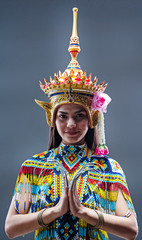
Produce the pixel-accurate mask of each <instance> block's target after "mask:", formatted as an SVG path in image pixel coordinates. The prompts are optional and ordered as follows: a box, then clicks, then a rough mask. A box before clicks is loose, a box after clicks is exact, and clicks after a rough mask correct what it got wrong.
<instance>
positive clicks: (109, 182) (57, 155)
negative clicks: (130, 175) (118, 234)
mask: <svg viewBox="0 0 142 240" xmlns="http://www.w3.org/2000/svg"><path fill="white" fill-rule="evenodd" d="M48 159H54V160H56V161H57V163H58V162H59V163H60V164H62V166H63V167H64V169H65V170H66V171H67V172H68V174H69V176H70V179H71V181H73V178H74V176H75V174H76V172H77V171H78V170H79V169H80V168H81V167H82V166H84V165H85V164H87V163H88V162H93V163H95V167H94V168H93V170H91V169H89V168H88V169H87V170H84V171H83V172H82V173H81V175H80V176H79V178H78V180H77V193H78V196H79V199H80V201H81V203H82V204H83V205H84V206H85V207H89V208H92V209H94V208H95V209H98V210H100V211H102V212H104V213H109V214H112V215H114V214H115V206H116V200H117V192H118V189H119V188H120V189H121V191H122V193H123V196H124V198H125V200H126V202H127V205H128V208H129V209H133V205H132V202H131V198H130V195H129V191H128V187H127V183H126V180H125V176H124V173H123V171H122V169H121V167H120V166H119V164H118V163H117V162H116V161H115V160H113V159H110V158H108V157H106V156H96V155H94V152H93V151H91V150H90V149H89V148H88V147H87V146H86V144H84V145H82V146H72V145H71V146H66V145H63V144H60V146H59V147H58V148H56V149H52V150H50V151H45V152H43V153H41V154H37V155H34V156H33V157H32V158H30V159H28V160H26V161H25V162H24V163H23V164H22V167H21V169H20V173H19V176H18V179H17V183H16V187H15V208H16V210H17V213H19V201H20V195H21V193H22V189H23V187H24V191H25V194H26V193H27V191H28V194H29V199H30V204H29V213H31V212H36V211H39V210H41V209H43V208H50V207H53V206H55V205H56V204H57V203H58V201H59V199H60V196H61V194H62V190H63V184H64V182H63V176H62V174H61V171H60V169H59V168H58V166H57V165H56V164H51V163H48ZM26 196H27V195H26ZM24 207H26V198H25V206H24ZM40 239H42V240H43V239H51V240H55V239H57V240H74V239H80V240H85V239H88V240H91V239H92V240H93V239H97V240H99V239H101V240H106V239H108V235H107V233H106V232H105V231H103V230H101V229H99V230H97V231H95V230H94V229H93V230H92V229H91V228H89V226H88V225H87V223H86V222H85V221H84V220H82V219H78V218H77V217H74V216H73V215H72V214H71V213H70V212H68V213H66V214H65V215H63V216H62V217H60V218H58V219H56V220H55V221H54V222H52V223H50V224H49V225H48V226H47V227H46V228H40V229H38V230H36V232H35V240H40Z"/></svg>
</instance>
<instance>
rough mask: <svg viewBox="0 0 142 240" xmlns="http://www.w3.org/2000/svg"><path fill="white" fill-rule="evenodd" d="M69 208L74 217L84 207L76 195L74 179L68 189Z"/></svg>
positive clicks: (77, 215)
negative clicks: (70, 187)
mask: <svg viewBox="0 0 142 240" xmlns="http://www.w3.org/2000/svg"><path fill="white" fill-rule="evenodd" d="M69 208H70V211H71V213H72V214H73V215H74V216H76V217H79V214H80V213H81V212H82V210H83V208H84V206H83V205H82V204H81V202H80V200H79V198H78V195H77V190H76V180H75V181H74V184H73V187H72V189H71V190H69Z"/></svg>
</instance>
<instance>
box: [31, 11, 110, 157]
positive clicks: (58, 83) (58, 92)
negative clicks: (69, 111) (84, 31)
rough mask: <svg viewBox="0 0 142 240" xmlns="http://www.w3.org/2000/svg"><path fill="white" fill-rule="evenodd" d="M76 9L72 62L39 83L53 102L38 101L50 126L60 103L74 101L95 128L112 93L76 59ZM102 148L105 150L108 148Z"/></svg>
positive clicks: (77, 49) (77, 40)
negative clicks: (108, 92)
mask: <svg viewBox="0 0 142 240" xmlns="http://www.w3.org/2000/svg"><path fill="white" fill-rule="evenodd" d="M77 11H78V9H77V8H73V28H72V36H71V38H70V45H69V48H68V51H69V52H70V54H71V61H70V63H69V65H68V66H67V69H66V70H65V71H64V73H61V72H60V71H59V74H55V75H54V79H52V78H51V77H50V82H49V81H47V80H46V79H44V82H45V84H42V83H41V82H40V87H41V89H42V90H43V91H44V93H45V94H46V95H47V96H48V98H49V101H50V102H42V101H39V100H35V101H36V103H37V104H38V105H39V106H41V107H42V108H43V109H44V110H45V111H46V119H47V123H48V124H49V126H50V127H53V126H54V125H55V114H56V111H57V108H58V107H59V106H60V105H63V104H68V103H75V104H79V105H81V106H83V108H84V109H85V110H86V112H87V114H88V118H89V122H90V127H91V128H94V127H95V126H96V125H97V123H98V122H100V119H101V118H100V116H99V115H100V113H102V114H103V112H106V107H107V105H108V103H109V102H110V98H109V96H108V95H107V94H105V93H103V92H104V91H105V89H106V87H107V84H105V82H102V83H100V84H99V85H97V81H98V79H97V78H96V77H95V78H94V80H93V81H91V74H90V75H89V76H87V75H86V71H84V72H83V71H82V69H81V67H80V65H79V63H78V61H77V55H78V53H79V52H80V45H79V38H78V36H77ZM101 122H102V121H101ZM101 125H102V124H101ZM100 128H101V127H100ZM103 128H104V126H103ZM99 134H101V135H102V136H103V140H101V138H102V136H101V137H99V138H100V143H101V147H102V144H103V146H105V140H104V139H105V138H104V133H102V132H100V133H99ZM98 147H99V146H98ZM103 148H104V149H106V147H103ZM104 152H107V151H101V153H103V154H104ZM96 154H98V155H100V152H99V151H98V153H96Z"/></svg>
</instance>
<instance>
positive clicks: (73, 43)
mask: <svg viewBox="0 0 142 240" xmlns="http://www.w3.org/2000/svg"><path fill="white" fill-rule="evenodd" d="M77 12H78V9H77V8H73V26H72V36H71V38H70V45H69V48H68V51H69V52H70V54H71V61H70V63H69V65H68V67H67V69H66V70H70V69H73V70H75V72H81V73H82V70H81V67H80V65H79V63H78V61H77V55H78V53H79V52H80V50H81V49H80V45H79V37H78V36H77Z"/></svg>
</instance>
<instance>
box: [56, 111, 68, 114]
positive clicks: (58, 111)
mask: <svg viewBox="0 0 142 240" xmlns="http://www.w3.org/2000/svg"><path fill="white" fill-rule="evenodd" d="M58 112H59V113H62V114H68V113H67V112H63V111H60V110H59V111H58Z"/></svg>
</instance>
